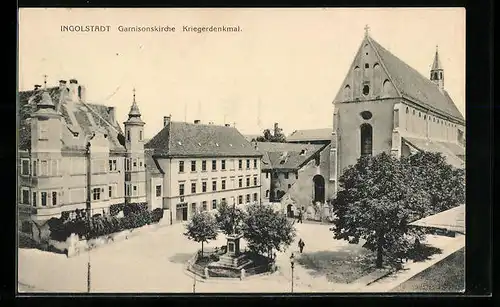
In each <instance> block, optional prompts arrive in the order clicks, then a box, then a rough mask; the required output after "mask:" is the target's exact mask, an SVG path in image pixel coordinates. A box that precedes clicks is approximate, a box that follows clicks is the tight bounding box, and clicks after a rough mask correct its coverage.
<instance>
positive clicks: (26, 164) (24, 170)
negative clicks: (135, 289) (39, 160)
mask: <svg viewBox="0 0 500 307" xmlns="http://www.w3.org/2000/svg"><path fill="white" fill-rule="evenodd" d="M29 174H30V160H28V159H22V160H21V175H23V176H27V175H29Z"/></svg>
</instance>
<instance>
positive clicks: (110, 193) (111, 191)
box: [108, 186, 113, 198]
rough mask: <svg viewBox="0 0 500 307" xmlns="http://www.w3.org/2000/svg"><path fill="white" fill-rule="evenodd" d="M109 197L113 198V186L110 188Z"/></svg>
mask: <svg viewBox="0 0 500 307" xmlns="http://www.w3.org/2000/svg"><path fill="white" fill-rule="evenodd" d="M108 197H109V198H111V197H113V187H112V186H109V187H108Z"/></svg>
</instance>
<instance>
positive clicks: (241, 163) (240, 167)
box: [238, 160, 243, 169]
mask: <svg viewBox="0 0 500 307" xmlns="http://www.w3.org/2000/svg"><path fill="white" fill-rule="evenodd" d="M242 168H243V160H238V169H242Z"/></svg>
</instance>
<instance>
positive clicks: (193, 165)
mask: <svg viewBox="0 0 500 307" xmlns="http://www.w3.org/2000/svg"><path fill="white" fill-rule="evenodd" d="M191 171H192V172H196V161H191Z"/></svg>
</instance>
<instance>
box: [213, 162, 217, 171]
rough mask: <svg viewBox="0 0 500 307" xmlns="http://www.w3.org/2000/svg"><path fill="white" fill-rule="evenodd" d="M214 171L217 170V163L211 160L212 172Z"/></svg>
mask: <svg viewBox="0 0 500 307" xmlns="http://www.w3.org/2000/svg"><path fill="white" fill-rule="evenodd" d="M216 170H217V161H216V160H212V171H216Z"/></svg>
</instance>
